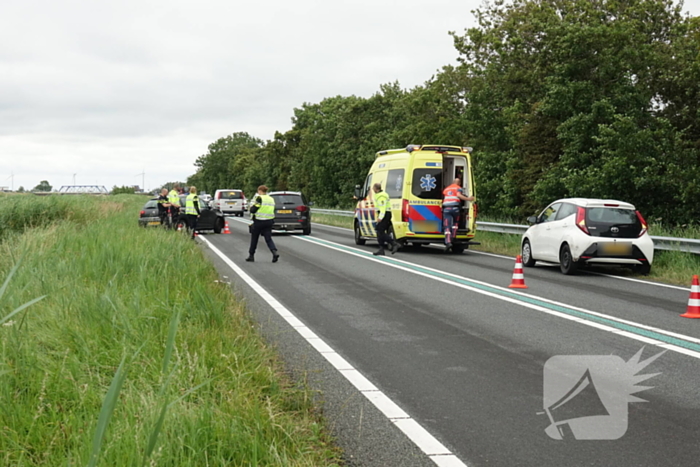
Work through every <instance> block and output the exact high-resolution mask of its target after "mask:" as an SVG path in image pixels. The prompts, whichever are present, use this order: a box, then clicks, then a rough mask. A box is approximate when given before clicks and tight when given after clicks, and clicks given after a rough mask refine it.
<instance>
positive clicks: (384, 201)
mask: <svg viewBox="0 0 700 467" xmlns="http://www.w3.org/2000/svg"><path fill="white" fill-rule="evenodd" d="M374 205H375V206H376V207H377V209H379V213H377V219H378V220H382V219H384V215H385V214H386V209H387V208H388V207H389V195H387V194H386V191H380V192H379V193H375V194H374Z"/></svg>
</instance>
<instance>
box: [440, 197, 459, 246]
mask: <svg viewBox="0 0 700 467" xmlns="http://www.w3.org/2000/svg"><path fill="white" fill-rule="evenodd" d="M458 226H459V206H447V207H445V208H443V210H442V230H443V231H444V232H445V244H448V243H452V242H453V241H454V239H455V237H457V227H458Z"/></svg>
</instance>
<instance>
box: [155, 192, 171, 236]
mask: <svg viewBox="0 0 700 467" xmlns="http://www.w3.org/2000/svg"><path fill="white" fill-rule="evenodd" d="M169 210H170V202H169V200H168V189H167V188H163V189H162V190H160V196H159V197H158V216H159V217H160V225H163V224H165V223H166V222H165V221H166V219H167V217H168V211H169ZM166 227H168V228H170V227H172V226H171V225H168V224H166Z"/></svg>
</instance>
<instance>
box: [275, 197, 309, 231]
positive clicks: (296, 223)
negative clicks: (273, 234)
mask: <svg viewBox="0 0 700 467" xmlns="http://www.w3.org/2000/svg"><path fill="white" fill-rule="evenodd" d="M268 195H270V196H272V198H274V200H275V225H274V226H273V227H272V229H273V230H284V231H296V230H301V233H302V234H304V235H309V234H310V233H311V210H310V209H309V207H310V206H312V205H313V203H307V202H306V199H305V198H304V195H302V194H301V193H300V192H298V191H272V192H270V193H268Z"/></svg>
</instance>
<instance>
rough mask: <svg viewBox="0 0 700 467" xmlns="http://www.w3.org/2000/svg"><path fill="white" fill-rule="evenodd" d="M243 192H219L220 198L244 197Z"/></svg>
mask: <svg viewBox="0 0 700 467" xmlns="http://www.w3.org/2000/svg"><path fill="white" fill-rule="evenodd" d="M242 198H243V192H241V191H222V192H221V193H219V199H242Z"/></svg>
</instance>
